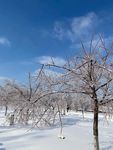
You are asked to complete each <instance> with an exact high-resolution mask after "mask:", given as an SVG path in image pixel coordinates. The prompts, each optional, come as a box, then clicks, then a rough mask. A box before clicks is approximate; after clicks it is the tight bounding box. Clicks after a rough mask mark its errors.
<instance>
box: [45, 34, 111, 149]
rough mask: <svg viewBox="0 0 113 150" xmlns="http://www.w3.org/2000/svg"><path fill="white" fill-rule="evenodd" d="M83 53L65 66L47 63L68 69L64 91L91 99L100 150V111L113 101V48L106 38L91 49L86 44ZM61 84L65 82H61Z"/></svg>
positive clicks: (94, 131) (95, 132) (94, 127)
mask: <svg viewBox="0 0 113 150" xmlns="http://www.w3.org/2000/svg"><path fill="white" fill-rule="evenodd" d="M82 49H83V52H84V53H83V55H82V56H80V57H74V58H73V59H71V60H70V61H68V62H67V64H66V65H64V66H57V65H55V64H54V63H53V64H48V65H47V66H51V67H58V68H61V69H63V70H64V71H65V74H64V75H63V76H62V78H65V79H62V81H64V80H65V82H63V83H62V85H63V86H62V87H63V88H62V90H59V92H60V93H61V92H62V93H63V92H64V93H79V94H83V95H86V96H87V97H89V98H90V100H91V103H92V104H93V112H94V118H93V136H94V149H95V150H99V138H98V114H99V105H104V104H105V105H106V104H107V103H109V102H110V101H112V98H111V97H112V92H111V90H112V88H111V87H112V76H111V72H109V71H108V70H110V66H111V65H110V62H111V61H110V60H111V57H112V47H111V48H109V49H107V48H106V46H105V43H104V41H103V39H102V38H101V37H100V38H99V41H97V43H96V44H95V45H94V44H93V41H91V43H90V49H89V50H86V49H85V47H84V45H83V44H82ZM60 84H61V82H60Z"/></svg>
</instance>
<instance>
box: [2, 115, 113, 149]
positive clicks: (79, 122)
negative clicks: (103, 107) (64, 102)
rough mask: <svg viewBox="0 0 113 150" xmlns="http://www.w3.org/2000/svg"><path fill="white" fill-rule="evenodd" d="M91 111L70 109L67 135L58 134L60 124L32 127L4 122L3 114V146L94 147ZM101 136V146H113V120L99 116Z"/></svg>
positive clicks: (65, 123) (65, 122) (65, 126)
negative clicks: (57, 125)
mask: <svg viewBox="0 0 113 150" xmlns="http://www.w3.org/2000/svg"><path fill="white" fill-rule="evenodd" d="M92 117H93V115H92V114H91V113H87V114H85V119H84V120H83V117H82V115H81V113H74V112H70V113H69V114H68V115H66V116H65V117H64V118H63V123H64V128H63V136H65V137H66V138H65V139H60V138H58V135H59V132H60V128H58V127H54V128H44V129H36V128H35V129H33V130H29V129H30V128H28V127H19V126H18V127H17V126H14V127H9V126H4V124H5V122H4V121H3V120H4V118H2V114H1V116H0V119H1V123H0V124H1V125H0V150H93V137H92ZM99 130H100V132H99V138H100V149H101V150H113V121H112V120H111V119H110V120H109V121H108V122H107V121H106V119H105V117H103V115H102V114H101V115H100V117H99Z"/></svg>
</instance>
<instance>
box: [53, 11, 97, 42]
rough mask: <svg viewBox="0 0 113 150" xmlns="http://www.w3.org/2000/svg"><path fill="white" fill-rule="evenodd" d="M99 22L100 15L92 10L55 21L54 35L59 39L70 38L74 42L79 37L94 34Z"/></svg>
mask: <svg viewBox="0 0 113 150" xmlns="http://www.w3.org/2000/svg"><path fill="white" fill-rule="evenodd" d="M98 24H99V20H98V16H97V15H96V14H95V13H93V12H91V13H88V14H86V15H84V16H79V17H74V18H71V19H70V20H67V21H64V22H61V21H57V22H55V24H54V29H53V33H54V37H56V38H58V39H59V40H63V39H68V40H70V41H71V42H72V43H73V42H76V40H77V39H82V38H84V37H85V38H86V37H87V38H88V37H89V35H92V33H93V31H94V30H95V28H96V26H97V25H98Z"/></svg>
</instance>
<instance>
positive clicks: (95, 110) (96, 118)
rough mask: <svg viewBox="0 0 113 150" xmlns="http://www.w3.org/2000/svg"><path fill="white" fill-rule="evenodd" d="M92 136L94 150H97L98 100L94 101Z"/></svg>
mask: <svg viewBox="0 0 113 150" xmlns="http://www.w3.org/2000/svg"><path fill="white" fill-rule="evenodd" d="M93 136H94V150H99V137H98V100H97V99H95V100H94V120H93Z"/></svg>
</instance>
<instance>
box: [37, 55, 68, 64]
mask: <svg viewBox="0 0 113 150" xmlns="http://www.w3.org/2000/svg"><path fill="white" fill-rule="evenodd" d="M35 61H36V62H39V63H41V64H51V63H53V62H54V63H55V64H56V65H60V66H62V65H64V64H65V63H66V61H65V60H64V59H63V58H61V57H51V56H41V57H38V58H35Z"/></svg>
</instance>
